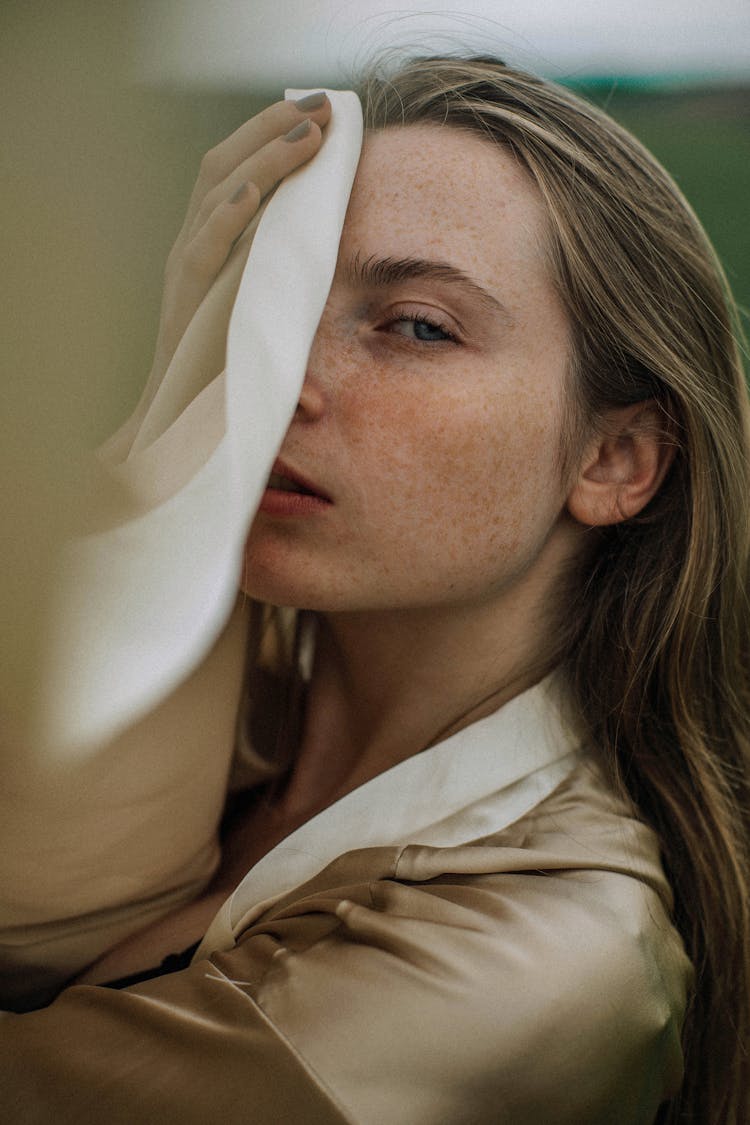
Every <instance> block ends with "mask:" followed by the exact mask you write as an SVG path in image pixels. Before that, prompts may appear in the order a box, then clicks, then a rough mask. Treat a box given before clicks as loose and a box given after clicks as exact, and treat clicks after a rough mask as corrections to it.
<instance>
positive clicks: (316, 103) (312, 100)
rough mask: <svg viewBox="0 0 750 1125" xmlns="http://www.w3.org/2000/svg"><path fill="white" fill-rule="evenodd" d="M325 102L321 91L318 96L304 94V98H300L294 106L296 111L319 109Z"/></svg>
mask: <svg viewBox="0 0 750 1125" xmlns="http://www.w3.org/2000/svg"><path fill="white" fill-rule="evenodd" d="M325 100H326V96H325V94H324V93H323V92H322V91H321V92H320V93H319V94H305V96H304V98H300V99H299V100H298V101H296V102H295V103H294V104H295V105H296V107H297V109H301V110H308V109H320V107H321V106H322V105H323V103H324V102H325Z"/></svg>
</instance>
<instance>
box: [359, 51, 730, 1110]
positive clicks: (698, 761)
mask: <svg viewBox="0 0 750 1125" xmlns="http://www.w3.org/2000/svg"><path fill="white" fill-rule="evenodd" d="M361 95H362V100H363V105H364V109H365V123H366V127H367V128H369V129H381V128H386V127H390V126H400V125H408V124H413V123H424V122H432V123H435V124H438V125H441V126H443V125H444V126H448V127H456V128H460V129H465V130H466V129H468V130H471V131H472V132H474V133H476V134H478V135H479V136H481V137H483V138H485V139H487V140H489V141H491V142H493V143H498V144H500V145H502V146H505V148H506V149H510V150H511V151H512V152H513V153H514V154H515V156H516V158H517V159H518V160H519V161H520V162H521V163H522V165H523V166H524V167H525V168H526V170H527V172H528V173H529V175H530V176H531V178H532V180H533V181H534V183H535V184H536V186H537V188H538V190H539V191H540V193H541V195H542V197H543V200H544V203H545V205H546V210H547V214H548V218H549V228H550V257H551V263H552V270H553V275H554V277H555V280H556V283H557V286H558V289H559V294H560V297H561V299H562V301H563V302H564V305H565V308H566V310H567V313H568V316H569V318H570V322H571V325H572V329H573V338H574V359H573V362H572V365H571V366H572V370H571V388H572V390H571V402H572V408H571V415H570V425H569V427H568V441H567V453H568V455H570V454H571V451H575V449H576V448H578V447H580V443H581V439H582V437H583V435H585V434H586V433H587V432H589V429H590V427H591V426H592V425H593V424H595V423H596V422H597V420H599V419H601V418H602V417H603V416H604V414H605V412H606V411H607V410H608V409H610V408H612V407H616V406H621V405H625V404H629V403H633V402H638V401H641V400H645V399H651V400H655V401H656V403H657V404H659V406H660V408H661V411H662V413H663V416H664V419H665V424H666V426H667V428H668V430H669V433H670V435H671V440H673V441H674V442H675V444H676V446H677V449H676V454H675V460H674V463H673V466H672V468H671V470H670V473H669V475H668V477H667V480H666V482H665V483H664V485H663V486H662V488H661V490H660V492H659V493H658V495H657V496H656V498H655V499H654V500H653V501H652V502H651V504H650V505H649V506H648V507H647V509H646V510H645V511H644V512H643V513H642V514H641V515H640V516H639V517H636V518H633V519H630V520H628V521H626V522H624V523H622V524H619V525H616V526H612V527H607V528H605V529H602V531H601V532H599V533H597V536H596V548H595V550H594V551H593V552H592V554H591V556H590V558H589V559H588V561H587V565H586V566H584V567H583V568H579V571H578V573H577V574H576V575H575V576H574V578H573V579H572V586H571V590H570V591H569V597H568V599H567V607H568V613H567V620H566V623H565V627H564V629H563V630H562V635H561V641H560V658H561V660H562V667H563V668H564V669H565V671H566V673H567V678H568V681H569V684H570V687H571V690H572V693H573V696H574V699H575V701H576V703H577V706H578V709H579V711H580V714H581V716H582V718H583V720H584V721H585V723H586V724H587V727H588V730H589V732H590V737H591V740H592V744H594V745H596V746H597V747H599V748H601V751H602V753H603V756H604V758H605V760H606V761H608V762H609V763H610V767H611V771H612V775H613V778H614V779H615V781H616V783H617V784H619V785H621V786H623V787H624V788H625V789H626V790H627V792H628V793H629V794H630V796H631V798H633V799H634V800H635V802H636V804H637V806H638V808H639V809H640V812H641V815H642V816H643V818H644V819H645V820H647V821H648V822H649V823H651V824H652V825H653V826H654V827H655V828H656V830H657V831H658V833H659V835H660V839H661V841H662V845H663V854H664V861H665V866H666V869H667V872H668V875H669V878H670V880H671V884H672V887H673V890H674V893H675V901H676V914H675V917H676V923H677V925H678V928H679V929H680V931H681V933H682V935H683V939H684V941H685V944H686V948H687V950H688V953H689V955H690V957H691V958H692V961H693V964H694V966H695V969H696V980H697V983H696V986H695V990H694V995H693V997H692V1001H691V1005H690V1009H689V1013H688V1017H687V1020H686V1024H685V1028H684V1051H685V1062H686V1074H685V1081H684V1083H683V1088H682V1092H681V1094H680V1096H679V1097H678V1098H677V1099H675V1100H674V1101H673V1102H672V1103H670V1105H669V1106H668V1107H665V1109H664V1111H663V1113H662V1117H661V1118H660V1120H663V1121H665V1122H670V1123H673V1122H688V1121H690V1122H695V1123H700V1125H709V1123H710V1125H714V1123H717V1125H718V1123H719V1122H721V1123H722V1125H745V1123H746V1122H747V1120H748V1119H750V1093H749V1091H750V1063H749V1062H748V1047H749V1044H748V1040H749V1038H750V864H749V858H750V857H749V854H748V852H749V847H748V840H749V839H750V676H749V672H748V668H749V666H750V607H749V605H748V590H749V589H750V519H749V518H748V503H749V502H750V421H749V418H750V410H749V408H748V397H747V388H746V385H745V381H744V378H743V373H742V366H741V362H740V356H739V351H738V347H737V343H736V339H737V334H738V332H739V328H738V323H737V319H736V317H733V314H732V308H733V306H732V302H731V298H730V296H729V293H728V288H727V286H726V282H725V280H724V276H723V273H722V271H721V268H720V266H719V263H718V261H717V259H716V256H715V254H714V252H713V250H712V248H711V246H710V244H709V242H708V240H707V238H706V236H705V234H704V233H703V230H702V228H701V226H700V224H699V222H698V220H697V219H696V217H695V215H694V214H693V212H692V211H691V209H690V207H689V206H688V204H687V203H686V201H685V199H684V198H683V197H682V195H681V193H680V192H679V190H678V189H677V187H676V186H675V184H674V182H673V181H672V180H671V179H670V177H669V176H668V175H667V174H666V172H665V171H664V170H663V169H662V168H661V167H660V165H659V164H658V163H657V162H656V161H655V160H654V158H653V157H652V156H651V155H650V154H649V153H648V152H647V151H646V150H645V149H644V148H643V147H642V146H641V145H640V144H639V143H638V142H637V141H636V140H635V139H634V138H633V137H632V136H630V135H629V134H628V133H627V132H626V131H625V130H623V129H622V128H620V127H619V126H618V125H617V124H616V123H615V122H614V121H612V120H611V119H610V118H609V117H608V116H607V115H606V114H604V113H602V112H600V111H599V110H598V109H596V108H595V107H593V106H591V105H589V104H587V103H586V102H585V101H583V100H582V99H580V98H578V97H577V96H575V95H574V94H572V93H571V92H569V91H567V90H565V89H563V88H561V87H558V86H555V85H553V84H551V83H547V82H545V81H542V80H540V79H537V78H535V77H532V76H530V75H528V74H525V73H522V72H519V71H516V70H513V69H511V68H509V67H507V66H505V65H504V64H503V63H501V62H499V61H498V60H495V59H490V58H485V57H481V58H472V59H457V58H425V59H413V60H411V61H410V62H408V63H406V64H404V65H402V66H401V67H400V68H399V69H398V70H396V71H395V72H393V73H390V74H388V73H383V72H380V73H378V72H377V71H375V70H373V72H372V73H370V74H369V75H368V77H367V78H366V80H365V81H364V83H363V84H362V87H361Z"/></svg>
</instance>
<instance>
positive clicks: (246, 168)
mask: <svg viewBox="0 0 750 1125" xmlns="http://www.w3.org/2000/svg"><path fill="white" fill-rule="evenodd" d="M322 140H323V137H322V133H321V131H320V128H319V127H318V125H316V124H315V122H313V121H309V120H303V121H302V122H299V123H298V124H297V125H296V126H294V128H293V129H292V130H291V131H290V132H289V133H287V134H286V135H285V136H284V137H280V138H276V139H275V140H272V141H270V142H269V143H268V144H266V145H264V146H263V148H261V149H260V151H259V152H256V153H255V154H254V155H253V156H251V157H249V158H248V159H247V160H245V161H243V163H242V164H240V166H239V167H238V168H235V169H234V170H233V172H232V174H231V176H229V177H227V179H226V180H224V181H223V182H222V183H221V184H220V185H218V186H217V187H216V188H213V189H212V190H211V191H209V192H208V194H207V195H206V196H205V198H204V200H203V202H202V203H201V205H200V207H199V209H198V212H197V214H196V216H195V220H194V222H193V226H192V229H191V231H190V235H189V237H190V238H194V237H196V235H197V234H198V231H199V230H200V228H201V227H202V226H203V225H204V224H205V223H206V222H207V221H208V219H209V217H210V216H211V215H212V214H213V213H214V211H215V209H216V208H217V207H219V206H220V204H221V201H222V200H223V199H226V198H227V197H231V195H232V194H233V193H234V192H235V191H236V190H237V188H238V187H239V185H240V184H242V183H248V182H249V183H252V184H253V185H255V187H256V188H257V190H258V192H259V195H260V198H261V199H264V198H265V197H266V196H267V195H268V193H269V192H270V191H272V190H273V188H274V187H275V186H276V184H277V183H278V182H279V181H280V180H282V179H283V178H284V177H285V176H288V175H289V173H290V172H293V171H295V169H297V168H299V167H301V166H302V165H303V164H305V163H306V162H307V161H308V160H310V158H311V157H312V156H314V155H315V153H316V152H317V151H318V149H319V148H320V145H321V143H322Z"/></svg>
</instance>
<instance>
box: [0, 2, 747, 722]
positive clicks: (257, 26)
mask: <svg viewBox="0 0 750 1125" xmlns="http://www.w3.org/2000/svg"><path fill="white" fill-rule="evenodd" d="M384 49H389V50H391V51H398V50H405V51H407V52H409V51H413V50H418V51H420V52H421V51H425V50H429V51H433V52H439V51H445V52H447V51H456V50H463V51H483V52H491V53H494V54H497V55H500V56H501V57H503V58H505V59H506V60H507V61H509V62H512V63H516V64H519V65H521V66H525V67H527V68H529V69H531V70H534V71H536V72H538V73H542V74H544V75H546V76H548V77H550V78H553V79H555V80H557V81H562V82H565V83H569V84H571V85H572V86H574V87H575V88H576V89H578V90H579V91H581V92H583V93H584V94H585V95H586V96H587V97H590V98H591V99H592V100H593V101H595V102H596V103H597V104H598V105H600V106H603V107H604V108H606V109H607V110H608V111H609V112H610V113H611V114H612V115H613V116H614V117H616V118H617V119H619V120H620V121H622V122H623V123H624V124H625V125H626V126H627V127H628V128H630V129H631V130H632V131H633V132H634V133H635V134H636V135H637V136H638V137H640V139H641V140H642V141H644V142H645V144H646V145H647V146H648V147H649V148H651V149H652V150H653V151H654V152H655V153H656V155H657V156H658V157H659V158H660V159H661V160H662V162H663V163H664V164H665V165H666V167H667V168H668V169H669V171H670V172H671V173H672V174H673V176H674V177H675V178H676V179H677V181H678V183H679V184H680V186H681V187H682V189H683V191H684V192H685V194H686V195H687V197H688V198H689V199H690V201H691V202H692V204H693V206H694V207H695V209H696V211H697V213H698V215H699V216H700V218H701V219H702V221H703V223H704V225H705V226H706V228H707V230H708V232H709V234H710V236H711V237H712V239H713V241H714V243H715V245H716V247H717V249H718V251H719V254H720V256H721V258H722V260H723V262H724V265H725V268H726V270H727V273H728V275H729V278H730V282H731V284H732V286H733V288H734V291H735V294H736V296H737V299H738V300H739V302H740V304H741V305H742V306H745V307H747V306H749V305H750V222H748V218H749V215H748V211H749V210H750V4H748V3H747V0H713V2H712V3H711V4H707V3H705V2H704V0H701V2H700V3H698V2H696V0H687V2H686V0H659V3H658V4H656V3H654V2H653V0H544V2H543V0H523V2H520V0H519V2H514V0H452V2H448V3H435V2H432V3H429V4H428V3H419V2H415V0H411V2H410V3H408V4H405V5H403V6H401V5H399V4H397V3H395V2H392V3H387V2H385V3H384V2H380V3H378V2H376V0H345V2H342V0H242V2H236V0H235V2H230V0H213V2H211V3H208V2H199V0H180V2H178V0H119V3H118V4H116V5H110V4H98V3H94V2H93V0H90V2H87V3H84V2H81V0H66V2H65V3H56V2H55V0H47V2H46V3H43V2H37V0H23V2H18V0H4V2H3V5H2V8H1V9H0V63H1V65H0V83H2V86H1V89H2V105H3V113H2V117H1V119H0V131H1V133H2V141H3V146H2V151H3V153H4V166H5V168H4V170H5V175H4V177H3V186H2V189H1V191H2V194H0V203H1V204H2V209H3V215H4V220H5V221H4V223H3V244H2V257H3V284H4V292H3V299H2V302H0V308H1V309H2V313H1V315H2V318H3V320H2V326H1V327H2V339H3V345H4V361H5V370H4V376H3V403H4V417H3V423H2V435H1V440H0V473H2V481H3V504H4V507H3V518H4V525H5V526H4V535H3V536H2V543H3V546H2V557H0V566H1V567H2V573H3V576H4V577H3V582H2V584H0V626H1V627H2V628H3V633H4V636H5V638H6V644H5V646H4V649H5V655H4V656H3V657H2V665H1V666H0V704H2V703H5V705H6V711H7V710H8V708H10V710H11V711H14V710H15V711H16V712H17V713H18V714H21V713H23V712H24V711H25V709H26V707H27V705H28V700H29V693H30V692H32V691H33V682H34V674H35V671H36V669H37V668H38V663H39V635H40V630H39V629H38V628H37V627H36V626H38V625H43V622H44V619H45V614H46V611H47V610H46V599H47V594H48V591H49V590H50V589H52V588H54V577H55V557H56V550H57V545H58V542H59V539H60V537H61V535H62V534H64V533H65V532H66V531H67V529H68V528H69V527H70V524H71V521H72V520H75V516H76V511H77V508H78V506H79V504H80V499H81V496H82V495H84V494H85V486H84V477H83V475H82V464H83V462H84V461H85V451H86V450H89V449H91V448H92V447H93V446H94V445H95V444H96V443H97V442H99V441H100V440H101V439H102V438H104V437H105V436H106V435H107V434H108V433H109V432H111V430H112V429H113V428H115V427H116V425H117V424H118V423H119V422H120V421H122V420H123V418H124V417H125V416H126V415H127V413H128V411H129V410H130V408H131V407H132V406H133V405H134V403H135V401H136V399H137V397H138V394H139V391H140V388H141V387H142V385H143V383H144V381H145V379H146V376H147V374H148V370H149V367H150V357H151V351H152V349H153V345H154V341H155V336H156V328H157V324H158V316H159V303H160V292H161V275H162V269H163V265H164V261H165V258H166V255H167V253H168V251H169V248H170V246H171V244H172V242H173V240H174V238H175V236H176V234H177V232H178V230H179V227H180V225H181V221H182V214H183V211H184V208H185V205H186V203H187V199H188V197H189V194H190V190H191V187H192V184H193V181H194V178H195V175H196V173H197V169H198V164H199V162H200V158H201V155H202V154H203V152H204V151H205V150H206V149H207V148H209V147H211V146H212V145H214V144H215V143H216V142H217V141H219V140H220V139H221V138H222V137H223V136H225V135H226V134H227V133H229V132H231V131H232V130H233V129H235V128H236V127H237V126H238V125H239V124H241V122H242V121H244V120H245V119H246V118H247V117H249V116H251V115H252V114H253V113H255V112H256V111H257V110H258V109H260V108H262V106H263V105H265V104H267V103H268V102H270V101H274V100H276V99H278V98H279V97H281V96H283V88H284V86H286V85H290V86H302V87H305V86H310V87H317V86H321V85H328V86H346V85H348V84H349V83H350V80H351V76H352V75H353V74H355V73H356V72H357V70H358V69H359V68H360V67H361V66H362V65H364V64H366V63H367V62H368V61H369V60H370V59H371V58H372V57H373V56H374V55H375V54H377V53H379V52H382V51H383V50H384Z"/></svg>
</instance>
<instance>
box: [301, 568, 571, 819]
mask: <svg viewBox="0 0 750 1125" xmlns="http://www.w3.org/2000/svg"><path fill="white" fill-rule="evenodd" d="M550 592H551V591H550V583H549V582H546V581H540V580H539V577H538V576H533V577H532V578H531V579H530V580H529V581H528V582H527V583H526V584H525V586H524V588H523V589H519V588H518V586H514V588H513V591H512V592H511V594H510V595H509V596H505V597H502V596H501V597H499V598H497V599H495V601H494V602H493V603H491V604H487V603H483V604H473V605H461V606H455V605H454V606H450V607H448V608H445V609H442V610H440V611H438V610H436V608H435V606H430V607H429V608H426V609H423V610H419V609H409V610H389V611H387V612H384V611H378V612H367V613H339V614H330V615H326V616H323V617H321V618H320V620H319V632H318V642H317V648H316V657H315V666H314V669H313V675H312V679H311V682H310V687H309V693H308V703H307V712H306V718H305V727H304V732H303V736H302V741H301V745H300V748H299V753H298V755H297V758H296V762H295V767H294V770H293V772H292V775H291V777H290V780H289V783H288V785H287V787H286V789H285V791H284V793H283V795H282V797H281V800H280V811H282V813H283V815H284V816H288V817H289V818H290V819H292V818H295V817H298V816H299V815H300V814H301V813H302V812H304V811H305V810H308V811H309V814H310V815H312V814H313V813H314V812H315V811H318V810H320V809H322V808H324V807H326V805H328V804H331V803H332V802H333V801H335V800H337V799H338V798H339V797H341V796H343V795H344V794H345V793H347V792H350V791H351V790H353V789H355V788H357V787H358V786H359V785H362V784H363V783H364V782H365V781H368V780H370V778H372V777H375V776H377V775H378V774H379V773H382V772H383V771H384V770H386V769H389V768H390V767H391V766H393V765H396V764H397V763H398V762H400V761H402V760H404V759H405V758H408V757H411V755H413V754H417V753H419V752H420V751H421V750H424V749H426V748H427V747H429V746H431V745H433V744H434V743H436V742H439V741H442V740H443V739H444V738H446V737H448V736H449V735H451V734H454V733H456V732H457V731H459V730H461V729H462V728H464V727H466V726H468V725H470V724H471V723H473V722H476V721H477V720H478V719H480V718H483V717H484V716H485V715H488V714H491V713H492V712H493V711H496V710H497V709H498V708H499V707H501V706H503V704H504V703H506V702H508V700H510V699H512V698H513V697H514V696H516V695H518V694H520V693H521V692H522V691H524V690H526V688H528V687H530V686H532V685H533V684H534V683H535V682H536V681H537V680H538V679H540V678H541V677H542V675H543V674H544V673H545V672H546V671H547V670H548V667H549V660H547V662H545V661H544V659H543V658H542V657H541V652H542V650H543V648H544V645H543V641H544V640H545V639H547V640H548V633H549V630H550V628H551V625H552V623H551V614H550V611H549V600H550V599H549V594H550ZM547 651H548V652H549V648H548V649H547Z"/></svg>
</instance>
